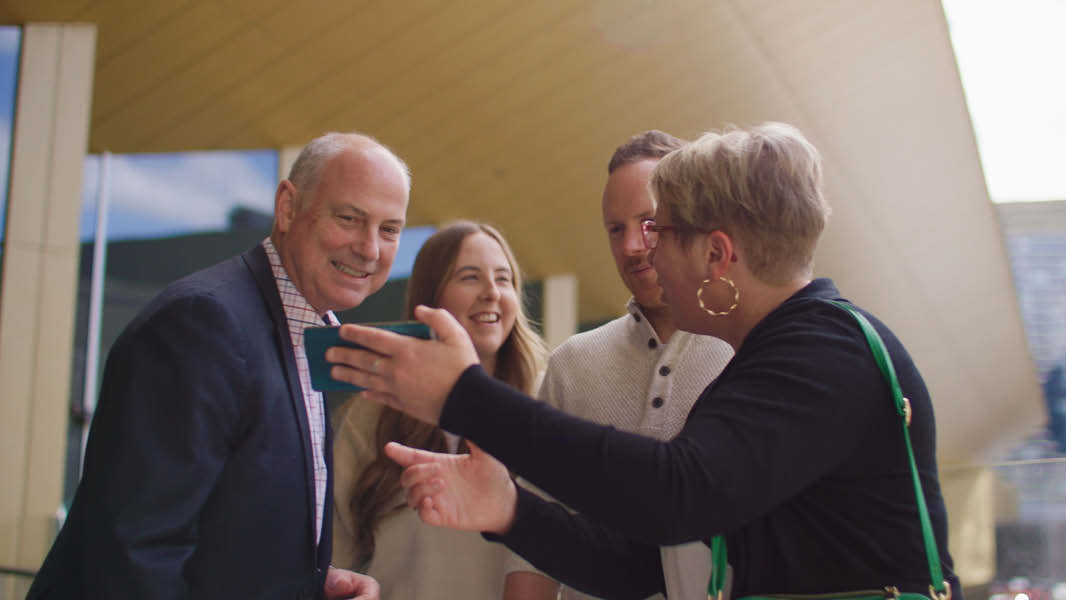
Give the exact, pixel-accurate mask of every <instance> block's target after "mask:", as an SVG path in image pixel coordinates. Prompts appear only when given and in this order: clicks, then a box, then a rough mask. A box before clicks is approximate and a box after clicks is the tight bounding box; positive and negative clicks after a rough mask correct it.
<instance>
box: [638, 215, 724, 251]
mask: <svg viewBox="0 0 1066 600" xmlns="http://www.w3.org/2000/svg"><path fill="white" fill-rule="evenodd" d="M649 231H650V232H653V233H656V234H659V233H662V232H664V231H681V228H680V227H678V226H677V225H656V224H655V219H641V220H640V238H641V239H642V240H644V248H645V249H647V250H654V249H655V248H656V247H657V246H658V245H659V243H658V242H656V243H655V245H654V246H653V245H651V244H650V243H649V242H648V232H649ZM696 231H699V232H702V233H710V232H711V231H714V230H707V229H696Z"/></svg>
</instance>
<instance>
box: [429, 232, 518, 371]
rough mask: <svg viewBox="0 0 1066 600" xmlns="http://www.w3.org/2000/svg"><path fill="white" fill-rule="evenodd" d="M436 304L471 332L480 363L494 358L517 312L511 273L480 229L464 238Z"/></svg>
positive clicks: (497, 246) (504, 258) (499, 250)
mask: <svg viewBox="0 0 1066 600" xmlns="http://www.w3.org/2000/svg"><path fill="white" fill-rule="evenodd" d="M439 304H440V307H441V308H443V309H445V310H447V311H448V312H450V313H451V314H452V316H454V317H455V318H456V320H458V321H459V323H460V324H461V325H462V326H463V328H464V329H466V332H467V333H468V334H470V339H471V340H472V341H473V342H474V348H475V349H476V350H477V353H478V356H479V357H481V360H482V362H486V359H487V358H493V359H494V358H495V355H496V352H497V351H499V349H500V347H501V346H503V343H504V342H505V341H506V340H507V336H509V335H511V330H512V329H514V324H515V317H516V315H517V313H518V295H517V293H516V291H515V287H514V273H513V272H512V271H511V265H510V263H509V262H507V255H506V254H504V252H503V248H501V247H500V244H499V243H497V242H496V240H494V239H492V237H490V236H489V235H487V234H485V233H482V232H478V233H473V234H470V235H468V236H466V238H465V239H463V243H462V246H461V247H460V248H459V254H458V256H456V259H455V267H454V269H453V270H452V274H451V276H450V277H449V278H448V281H447V282H446V283H445V284H444V288H443V289H442V290H441V294H440V303H439ZM489 362H495V361H494V360H490V361H489Z"/></svg>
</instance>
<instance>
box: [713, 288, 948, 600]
mask: <svg viewBox="0 0 1066 600" xmlns="http://www.w3.org/2000/svg"><path fill="white" fill-rule="evenodd" d="M826 302H828V303H830V304H832V305H834V306H837V307H839V308H840V309H842V310H846V311H848V312H849V313H851V316H853V317H855V320H856V321H858V322H859V327H861V328H862V332H863V334H864V335H865V336H866V342H867V343H868V344H869V345H870V350H871V351H873V355H874V360H875V361H876V362H877V366H878V368H879V369H881V374H882V375H883V376H884V378H885V381H887V382H888V385H889V387H890V388H891V389H892V399H893V400H894V401H895V404H896V412H897V413H899V415H900V417H901V420H902V422H903V440H904V442H906V445H907V458H908V459H909V463H910V468H911V479H912V480H913V481H914V497H915V500H916V501H917V503H918V517H919V519H920V520H921V524H922V540H923V541H924V542H925V556H926V558H927V559H928V561H929V581H931V582H933V583H930V585H929V595H928V596H926V595H925V594H918V593H908V592H900V591H899V590H898V589H897V588H896V587H895V586H886V587H885V588H884V589H880V590H860V591H853V592H843V593H835V594H806V595H803V594H769V595H764V596H745V597H744V598H742V599H741V600H783V599H809V600H880V599H883V598H898V599H900V600H931V599H932V600H951V586H949V585H948V582H947V581H945V580H944V574H943V572H942V571H941V568H940V555H939V554H938V553H937V548H936V540H935V539H934V538H933V525H932V523H931V522H930V520H929V509H928V508H927V507H926V505H925V496H924V495H923V494H922V483H921V481H919V479H918V467H917V466H916V465H915V463H914V450H913V449H912V448H911V437H910V434H909V433H908V431H907V427H908V426H909V425H910V422H911V403H910V401H909V400H907V399H906V398H904V397H903V391H902V390H901V389H900V386H899V380H897V379H896V370H895V369H894V368H893V367H892V359H890V358H889V356H888V351H887V350H885V343H884V342H883V341H881V336H880V335H878V334H877V331H876V330H874V328H873V325H871V324H870V322H869V321H868V320H866V317H864V316H862V314H860V313H859V311H857V310H855V309H854V308H852V307H850V306H848V305H847V304H844V303H843V302H837V301H834V300H826ZM726 560H727V549H726V543H725V536H722V535H716V536H714V538H712V539H711V579H710V581H709V582H708V584H707V598H708V600H722V588H723V587H724V586H725V574H726Z"/></svg>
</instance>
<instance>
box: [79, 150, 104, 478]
mask: <svg viewBox="0 0 1066 600" xmlns="http://www.w3.org/2000/svg"><path fill="white" fill-rule="evenodd" d="M96 184H97V185H96V232H95V240H94V241H93V271H92V279H91V283H90V287H89V335H88V339H86V341H85V389H84V391H83V393H82V404H81V406H82V415H83V416H84V417H85V421H84V423H82V426H81V462H82V466H84V461H85V444H86V441H87V440H88V438H89V424H90V422H91V421H92V415H93V411H95V410H96V379H97V377H96V373H97V371H98V370H99V367H98V365H99V363H100V321H101V318H102V315H103V309H104V306H103V298H104V274H105V268H106V266H107V213H108V208H109V206H110V204H111V153H110V152H104V153H102V154H101V155H100V169H99V177H98V180H97V182H96ZM78 470H79V472H80V470H81V467H79V469H78Z"/></svg>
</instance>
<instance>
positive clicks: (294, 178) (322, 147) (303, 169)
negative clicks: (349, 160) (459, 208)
mask: <svg viewBox="0 0 1066 600" xmlns="http://www.w3.org/2000/svg"><path fill="white" fill-rule="evenodd" d="M366 147H376V148H381V149H382V150H384V151H385V152H387V153H388V154H389V156H391V157H392V158H393V159H394V160H395V161H396V166H398V167H399V168H400V171H401V172H402V173H403V177H404V181H406V183H407V189H408V190H410V189H411V170H410V169H409V168H408V167H407V163H405V162H404V161H403V160H402V159H401V158H400V157H399V156H396V153H395V152H393V151H392V150H391V149H389V147H388V146H386V145H385V144H382V143H381V142H379V141H377V140H376V139H374V138H372V137H370V136H369V135H365V134H362V133H355V132H352V133H340V132H336V131H331V132H329V133H326V134H323V135H320V136H319V137H316V138H315V139H313V140H311V141H310V142H308V144H307V145H306V146H304V147H303V150H300V154H299V155H298V156H297V157H296V161H295V162H293V163H292V168H291V169H290V170H289V177H288V179H289V181H291V182H292V184H293V185H294V186H296V189H297V190H299V191H300V192H301V193H303V192H309V191H311V190H313V189H314V188H315V186H316V185H318V178H319V176H320V175H321V174H322V169H323V168H324V167H325V166H326V164H327V163H329V161H330V159H331V158H333V157H334V156H336V155H338V154H340V153H341V152H343V151H345V150H350V149H356V148H366Z"/></svg>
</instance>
